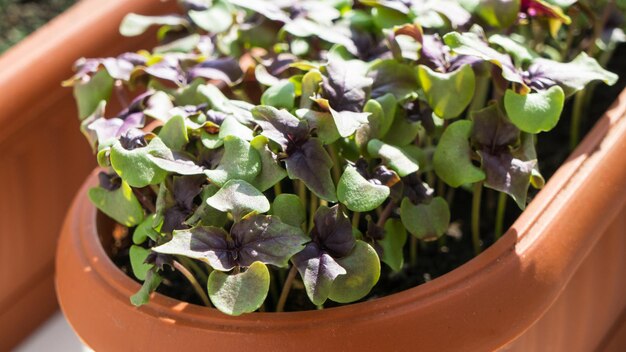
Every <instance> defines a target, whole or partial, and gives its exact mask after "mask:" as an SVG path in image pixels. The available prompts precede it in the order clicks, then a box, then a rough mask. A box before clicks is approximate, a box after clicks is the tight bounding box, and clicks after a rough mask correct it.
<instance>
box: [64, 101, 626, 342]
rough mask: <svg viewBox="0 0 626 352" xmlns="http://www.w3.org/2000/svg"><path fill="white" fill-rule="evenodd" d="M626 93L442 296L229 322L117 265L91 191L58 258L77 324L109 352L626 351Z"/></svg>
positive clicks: (441, 285) (419, 291) (433, 287)
mask: <svg viewBox="0 0 626 352" xmlns="http://www.w3.org/2000/svg"><path fill="white" fill-rule="evenodd" d="M625 114H626V91H624V92H623V93H622V94H621V96H620V97H619V99H618V100H617V102H616V103H615V105H614V106H613V107H612V108H611V110H609V112H607V114H606V115H605V116H604V117H603V118H602V119H601V120H600V122H598V123H597V125H596V126H595V128H594V129H593V131H592V132H591V133H590V134H589V135H588V136H587V137H586V138H585V140H584V142H583V143H582V144H581V145H580V146H579V148H578V149H577V150H576V151H575V152H574V154H573V155H572V156H571V157H570V158H569V159H568V161H567V162H566V163H565V164H564V165H563V166H562V167H561V168H560V169H559V170H558V172H557V173H556V174H555V175H554V176H553V177H552V178H551V179H550V181H549V182H548V184H547V185H546V187H545V188H544V189H543V190H542V191H541V192H540V193H539V195H538V196H537V197H536V198H535V199H534V200H533V202H532V203H531V204H530V206H529V207H528V209H527V210H526V211H525V212H524V213H523V214H522V215H521V217H520V218H519V219H518V220H517V221H516V222H515V224H514V225H513V226H512V227H511V229H509V231H508V232H507V233H506V234H505V235H504V236H503V238H501V239H500V240H499V241H498V242H497V243H496V244H494V245H493V246H492V247H490V248H488V249H487V250H486V251H485V252H484V253H482V254H481V255H480V256H478V257H476V258H475V259H473V260H471V261H470V262H468V263H467V264H465V265H463V266H461V267H459V268H458V269H456V270H454V271H452V272H450V273H448V274H446V275H444V276H442V277H440V278H437V279H435V280H433V281H431V282H429V283H426V284H424V285H421V286H419V287H415V288H413V289H410V290H407V291H404V292H401V293H397V294H394V295H391V296H388V297H384V298H380V299H376V300H373V301H368V302H364V303H358V304H353V305H348V306H344V307H340V308H331V309H325V310H323V311H306V312H295V313H254V314H248V315H243V316H240V317H230V316H226V315H224V314H222V313H220V312H218V311H217V310H214V309H210V308H205V307H200V306H195V305H191V304H188V303H184V302H180V301H177V300H174V299H171V298H168V297H165V296H162V295H160V294H155V295H154V296H153V298H152V300H151V302H150V303H149V304H148V305H146V306H143V307H141V308H134V307H133V306H132V305H131V304H130V303H129V296H130V295H132V294H133V293H134V292H135V291H137V290H138V288H139V285H138V284H137V283H136V282H134V281H133V280H131V279H130V278H129V277H127V276H126V275H125V274H123V273H122V272H121V271H120V270H119V269H118V268H117V267H116V266H115V265H114V264H113V263H112V262H111V260H109V258H108V257H107V255H106V254H105V253H104V250H103V248H102V245H101V244H100V239H99V236H98V234H101V235H102V236H103V237H105V236H109V233H110V225H109V226H107V221H106V220H105V218H104V216H99V215H97V212H96V210H95V208H94V207H93V206H92V205H91V204H90V203H89V201H88V200H87V197H86V191H87V189H88V188H89V187H91V186H93V185H94V184H95V182H96V180H95V173H94V174H92V175H91V177H89V179H88V181H87V182H86V183H85V184H84V185H83V188H82V189H81V191H80V192H79V194H78V196H77V197H76V199H75V200H74V204H73V206H72V208H71V209H70V211H69V213H68V216H67V218H66V222H65V226H64V228H63V232H62V236H61V240H60V243H59V247H58V253H57V276H56V285H57V292H58V296H59V301H60V303H61V307H62V309H63V311H64V313H65V315H66V317H67V318H68V320H69V322H70V324H71V325H72V326H73V327H74V329H75V330H76V332H77V333H78V334H79V335H80V336H81V337H82V338H83V339H84V341H85V342H86V343H87V344H88V345H89V346H90V347H92V348H93V349H95V350H97V351H129V350H132V351H139V350H151V351H155V350H163V351H167V350H184V351H186V350H190V351H191V350H204V349H207V348H211V349H214V350H221V349H229V350H230V349H232V348H233V347H235V348H236V349H238V350H243V351H248V350H255V351H292V350H320V351H321V350H325V351H351V350H383V351H389V350H397V351H416V350H419V351H461V350H462V351H488V350H495V349H499V348H504V349H508V350H519V351H535V350H541V351H591V350H594V349H600V348H611V347H612V346H619V345H620V343H621V342H623V341H624V336H626V329H624V328H622V325H623V321H624V314H626V313H624V312H625V308H626V276H625V275H623V270H624V268H626V236H624V228H626V226H625V225H626V223H625V219H626V207H625V200H626V158H624V155H625V154H626V118H624V117H623V116H624V115H625Z"/></svg>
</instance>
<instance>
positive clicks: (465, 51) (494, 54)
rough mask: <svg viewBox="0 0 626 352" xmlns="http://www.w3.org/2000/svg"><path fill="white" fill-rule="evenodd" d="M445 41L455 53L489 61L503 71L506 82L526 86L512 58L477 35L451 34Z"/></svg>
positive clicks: (447, 35)
mask: <svg viewBox="0 0 626 352" xmlns="http://www.w3.org/2000/svg"><path fill="white" fill-rule="evenodd" d="M443 40H444V42H445V43H446V45H447V46H448V47H450V49H452V51H454V52H455V53H457V54H460V55H469V56H474V57H478V58H480V59H483V60H485V61H489V62H491V63H492V64H494V65H496V66H498V67H500V68H501V69H502V76H503V77H504V78H505V79H506V80H508V81H509V82H515V83H519V84H521V85H525V84H524V81H523V80H522V77H521V75H520V74H519V72H518V71H517V69H516V68H515V66H513V63H512V61H511V59H510V57H509V56H508V55H506V54H502V53H500V52H498V51H497V50H495V49H493V48H491V47H490V46H489V45H487V43H485V42H484V41H483V40H482V39H480V38H479V37H478V35H476V34H475V33H471V32H466V33H457V32H450V33H448V34H446V35H444V36H443Z"/></svg>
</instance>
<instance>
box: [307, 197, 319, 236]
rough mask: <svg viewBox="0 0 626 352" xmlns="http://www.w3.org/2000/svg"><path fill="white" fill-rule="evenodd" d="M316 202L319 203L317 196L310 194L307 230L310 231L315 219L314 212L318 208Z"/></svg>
mask: <svg viewBox="0 0 626 352" xmlns="http://www.w3.org/2000/svg"><path fill="white" fill-rule="evenodd" d="M318 202H319V198H317V196H316V195H315V194H314V193H313V192H311V198H310V201H309V227H308V229H312V228H313V220H314V219H315V212H316V211H317V208H318V205H317V204H318Z"/></svg>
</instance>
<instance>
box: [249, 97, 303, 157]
mask: <svg viewBox="0 0 626 352" xmlns="http://www.w3.org/2000/svg"><path fill="white" fill-rule="evenodd" d="M252 115H253V116H254V118H255V119H256V120H255V122H256V123H257V124H258V125H259V126H261V129H263V133H262V135H264V136H265V137H267V138H269V139H271V140H272V141H274V142H276V143H278V144H279V145H280V146H281V147H282V148H283V150H284V151H286V150H287V148H288V146H289V145H290V144H292V143H293V142H297V141H301V140H305V139H306V138H308V135H309V128H308V127H307V124H306V122H305V121H302V120H300V119H298V118H297V117H295V116H293V115H291V114H290V113H289V112H288V111H287V110H278V109H276V108H274V107H272V106H263V105H262V106H257V107H254V108H253V109H252Z"/></svg>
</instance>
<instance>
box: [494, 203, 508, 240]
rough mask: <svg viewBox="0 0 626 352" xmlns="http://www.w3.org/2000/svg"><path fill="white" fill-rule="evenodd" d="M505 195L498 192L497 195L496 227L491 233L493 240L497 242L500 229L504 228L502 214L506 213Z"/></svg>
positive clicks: (500, 233) (500, 232) (500, 234)
mask: <svg viewBox="0 0 626 352" xmlns="http://www.w3.org/2000/svg"><path fill="white" fill-rule="evenodd" d="M506 200H507V196H506V193H504V192H500V194H499V195H498V210H497V211H496V227H495V229H494V231H493V236H494V239H495V240H496V241H497V240H498V238H500V236H502V228H503V227H504V213H506Z"/></svg>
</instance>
